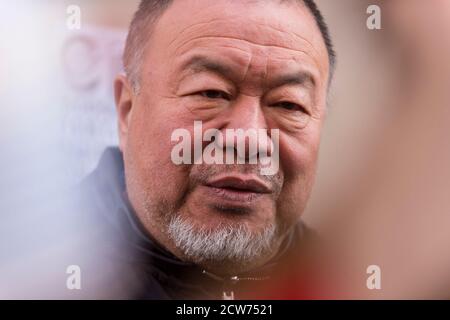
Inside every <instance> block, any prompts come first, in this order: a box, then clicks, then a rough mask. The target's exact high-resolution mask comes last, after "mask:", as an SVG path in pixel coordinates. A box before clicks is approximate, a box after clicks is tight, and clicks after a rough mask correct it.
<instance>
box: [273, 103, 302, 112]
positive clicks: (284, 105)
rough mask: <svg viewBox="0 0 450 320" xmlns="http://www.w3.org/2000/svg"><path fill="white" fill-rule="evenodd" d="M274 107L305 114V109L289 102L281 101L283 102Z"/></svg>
mask: <svg viewBox="0 0 450 320" xmlns="http://www.w3.org/2000/svg"><path fill="white" fill-rule="evenodd" d="M273 106H275V107H280V108H283V109H286V110H293V111H302V112H305V108H303V107H302V106H301V105H299V104H297V103H293V102H289V101H281V102H278V103H276V104H274V105H273Z"/></svg>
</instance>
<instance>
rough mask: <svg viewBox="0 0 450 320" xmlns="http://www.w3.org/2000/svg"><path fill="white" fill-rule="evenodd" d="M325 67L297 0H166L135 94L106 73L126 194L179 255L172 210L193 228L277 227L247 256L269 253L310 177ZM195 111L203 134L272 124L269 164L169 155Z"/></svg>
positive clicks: (301, 201)
mask: <svg viewBox="0 0 450 320" xmlns="http://www.w3.org/2000/svg"><path fill="white" fill-rule="evenodd" d="M328 72H329V65H328V56H327V51H326V48H325V45H324V42H323V39H322V37H321V34H320V31H319V29H318V27H317V26H316V23H315V21H314V18H313V17H312V15H311V13H310V12H309V11H308V10H307V8H306V7H304V6H303V5H302V4H299V3H298V2H297V1H286V2H283V3H279V2H278V1H225V0H219V1H218V0H215V1H208V0H204V1H194V0H184V1H174V3H173V4H172V5H171V6H170V7H169V8H168V9H167V10H166V11H165V13H164V14H163V15H162V17H161V19H160V20H159V21H158V22H157V24H156V25H155V28H154V30H153V33H152V34H151V36H150V35H149V46H148V49H147V50H146V53H145V57H144V58H143V61H142V65H141V69H140V90H139V93H138V94H136V93H133V92H132V90H131V89H130V87H129V85H128V84H126V85H123V86H121V85H117V83H116V98H117V105H118V114H119V121H120V141H121V149H122V151H123V153H124V161H125V174H126V182H127V192H128V195H129V198H130V201H131V203H132V205H133V207H134V209H135V210H136V213H137V215H138V216H139V218H140V219H141V221H142V222H143V224H144V226H145V227H146V228H147V229H148V231H149V232H150V233H151V234H152V236H153V237H155V238H156V240H158V241H159V242H160V243H161V244H163V245H164V246H165V247H166V248H168V249H169V250H170V251H172V252H173V253H174V254H176V255H177V256H179V257H181V258H184V259H189V254H188V253H187V252H186V251H189V248H188V249H186V248H184V249H183V248H180V244H177V241H176V239H174V237H176V235H175V236H174V235H173V234H172V235H170V232H169V230H168V229H169V227H168V225H169V224H170V221H173V219H174V218H175V217H178V218H180V219H181V220H183V221H185V222H187V223H188V224H189V225H190V229H189V230H190V231H189V232H191V233H192V232H193V233H195V232H198V233H202V234H203V235H205V234H206V235H208V232H214V231H217V230H221V229H224V228H225V229H226V230H232V229H233V228H235V229H237V228H240V229H241V230H245V232H246V233H248V234H249V235H250V236H251V235H261V234H263V233H264V232H265V231H267V230H269V229H270V228H273V227H276V232H275V234H273V235H271V239H270V247H271V249H272V252H270V250H268V251H267V252H265V253H263V252H261V257H254V258H255V259H254V261H253V262H254V263H255V264H257V263H258V262H260V263H262V262H263V260H267V259H268V258H269V256H270V254H271V253H274V251H275V249H276V247H277V245H278V244H279V242H280V241H281V240H282V238H283V235H285V234H286V232H287V230H288V228H289V227H290V226H293V225H294V224H295V223H296V222H297V220H298V219H299V217H300V215H301V213H302V212H303V210H304V208H305V205H306V202H307V199H308V197H309V194H310V191H311V188H312V185H313V180H314V175H315V169H316V162H317V153H318V148H319V140H320V132H321V127H322V123H323V118H324V114H325V104H326V91H327V83H328ZM118 81H124V82H126V80H123V79H122V80H118ZM118 88H119V90H117V89H118ZM194 121H202V130H203V132H205V131H206V130H208V129H212V128H215V129H218V130H220V131H221V132H223V133H224V134H225V130H226V129H244V130H247V129H250V128H253V129H267V132H268V136H270V130H271V129H278V130H279V170H278V172H277V173H276V174H274V175H272V176H263V175H261V174H260V170H258V168H259V165H254V164H253V165H251V164H228V165H225V164H181V165H176V164H174V163H173V161H172V159H171V152H172V149H173V147H174V145H176V144H177V142H176V141H171V135H172V133H173V132H174V130H176V129H179V128H184V129H187V130H189V132H190V134H191V136H192V137H194ZM205 146H206V143H204V145H203V147H205ZM172 231H173V230H172ZM209 235H211V234H209ZM266 240H267V239H266ZM217 241H219V240H217ZM224 241H227V240H224ZM231 241H232V240H231ZM192 259H193V260H196V259H195V258H192ZM212 259H214V258H212ZM197 260H199V259H197ZM196 262H199V261H196Z"/></svg>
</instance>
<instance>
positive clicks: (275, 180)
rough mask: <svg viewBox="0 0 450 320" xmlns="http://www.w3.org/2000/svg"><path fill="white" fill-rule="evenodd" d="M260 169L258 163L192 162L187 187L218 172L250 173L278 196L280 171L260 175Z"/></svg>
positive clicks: (208, 178)
mask: <svg viewBox="0 0 450 320" xmlns="http://www.w3.org/2000/svg"><path fill="white" fill-rule="evenodd" d="M260 169H261V165H260V164H194V165H192V167H191V172H190V174H189V181H190V183H189V189H190V190H193V189H195V187H196V186H198V185H205V184H206V183H207V182H208V181H210V179H211V178H213V177H214V176H218V175H220V174H226V173H236V174H249V175H250V174H251V175H254V176H256V177H258V178H259V179H261V180H263V181H264V182H266V183H267V184H268V185H270V187H271V189H272V190H273V194H274V195H275V196H278V195H279V194H280V192H281V187H282V185H283V174H282V171H281V170H278V172H277V173H276V174H274V175H262V174H260V172H261V171H260Z"/></svg>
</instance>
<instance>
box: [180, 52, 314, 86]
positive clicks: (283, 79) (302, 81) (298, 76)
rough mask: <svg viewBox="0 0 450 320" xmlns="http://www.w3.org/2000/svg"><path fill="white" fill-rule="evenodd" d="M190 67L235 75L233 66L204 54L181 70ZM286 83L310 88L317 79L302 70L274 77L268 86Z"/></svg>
mask: <svg viewBox="0 0 450 320" xmlns="http://www.w3.org/2000/svg"><path fill="white" fill-rule="evenodd" d="M188 69H190V70H192V71H193V72H194V73H198V72H202V71H209V72H213V73H216V74H218V75H220V76H222V77H225V78H227V79H232V78H233V75H235V73H234V72H233V69H232V68H231V67H229V66H226V65H224V64H222V63H220V62H218V61H215V60H212V59H210V58H208V57H205V56H202V55H195V56H193V57H191V58H190V59H188V60H187V61H186V62H184V63H183V64H182V66H181V70H183V71H184V70H188ZM286 85H301V86H304V87H306V88H308V89H310V88H314V87H315V85H316V81H315V79H314V76H313V75H312V74H311V73H310V72H309V71H306V70H301V71H299V72H293V73H289V74H285V75H281V76H278V77H276V78H274V79H273V80H271V81H270V85H269V86H268V88H269V89H274V88H278V87H282V86H286Z"/></svg>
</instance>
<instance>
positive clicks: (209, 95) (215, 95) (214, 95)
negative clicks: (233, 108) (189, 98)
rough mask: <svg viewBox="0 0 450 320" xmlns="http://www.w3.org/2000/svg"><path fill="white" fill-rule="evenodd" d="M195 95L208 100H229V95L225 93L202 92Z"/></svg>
mask: <svg viewBox="0 0 450 320" xmlns="http://www.w3.org/2000/svg"><path fill="white" fill-rule="evenodd" d="M197 94H199V95H201V96H202V97H204V98H208V99H224V100H230V95H229V94H228V93H226V92H223V91H220V90H203V91H199V92H198V93H197Z"/></svg>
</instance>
